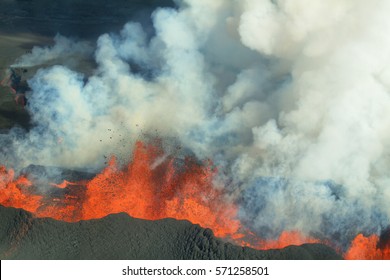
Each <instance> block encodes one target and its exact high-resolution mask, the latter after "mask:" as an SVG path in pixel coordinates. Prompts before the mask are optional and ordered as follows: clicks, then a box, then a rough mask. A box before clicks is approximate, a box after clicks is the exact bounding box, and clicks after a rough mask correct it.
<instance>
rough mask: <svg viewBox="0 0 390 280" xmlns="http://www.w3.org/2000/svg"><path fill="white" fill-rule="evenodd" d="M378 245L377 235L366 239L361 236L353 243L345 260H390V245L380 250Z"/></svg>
mask: <svg viewBox="0 0 390 280" xmlns="http://www.w3.org/2000/svg"><path fill="white" fill-rule="evenodd" d="M378 243H379V236H377V235H371V236H368V237H365V236H363V234H359V235H358V236H356V237H355V239H354V240H353V241H352V243H351V246H350V248H349V250H348V251H347V253H346V254H345V255H344V258H345V259H347V260H389V259H390V244H387V245H385V246H383V248H380V247H379V246H378Z"/></svg>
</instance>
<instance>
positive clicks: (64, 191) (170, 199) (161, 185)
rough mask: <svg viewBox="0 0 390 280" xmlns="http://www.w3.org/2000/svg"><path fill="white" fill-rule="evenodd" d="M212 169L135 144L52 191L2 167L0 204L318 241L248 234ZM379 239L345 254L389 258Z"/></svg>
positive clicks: (250, 241)
mask: <svg viewBox="0 0 390 280" xmlns="http://www.w3.org/2000/svg"><path fill="white" fill-rule="evenodd" d="M216 172H217V170H216V169H215V168H214V167H213V166H212V163H211V162H204V163H199V162H197V161H196V160H194V159H192V158H185V159H184V160H177V159H175V158H173V157H170V156H166V155H165V154H164V151H163V149H162V148H160V147H159V145H152V144H144V143H142V142H137V143H136V147H135V149H134V153H133V158H132V160H131V162H130V163H129V164H128V165H127V166H126V167H125V168H120V167H119V166H118V164H117V163H116V160H115V158H112V159H111V160H110V162H109V164H108V166H107V167H106V168H105V169H104V170H103V171H102V172H101V173H100V174H98V175H97V176H96V177H94V178H93V179H92V180H90V181H80V182H67V181H64V182H63V183H61V184H50V186H51V188H52V190H51V191H47V192H45V193H43V194H42V193H38V192H37V189H35V188H34V184H33V182H31V181H30V180H29V179H28V178H27V177H26V176H23V175H22V176H19V177H15V174H14V171H12V170H7V169H6V168H5V167H1V166H0V204H1V205H3V206H7V207H15V208H23V209H25V210H27V211H29V212H31V213H33V214H34V215H35V216H37V217H51V218H54V219H57V220H63V221H67V222H76V221H80V220H89V219H99V218H102V217H105V216H107V215H109V214H113V213H120V212H125V213H128V214H129V215H130V216H132V217H136V218H141V219H148V220H156V219H163V218H175V219H178V220H189V221H190V222H192V223H194V224H199V225H200V226H202V227H204V228H210V229H212V230H213V232H214V234H215V235H216V236H217V237H221V238H226V239H229V240H230V241H233V242H235V243H236V244H239V245H243V246H244V245H245V246H249V247H253V248H256V249H272V248H273V249H276V248H283V247H286V246H289V245H301V244H303V243H321V240H318V239H314V238H311V237H307V236H304V235H302V234H301V233H299V232H297V231H291V232H283V233H282V234H281V235H280V237H279V238H278V239H277V240H262V239H261V238H259V237H258V236H256V235H254V234H253V233H251V232H250V231H249V230H248V229H246V228H245V227H244V226H243V225H241V223H240V221H239V220H238V218H237V211H238V207H237V206H236V205H235V204H234V203H233V202H231V201H229V200H228V198H227V197H226V194H225V193H224V192H223V191H222V188H219V189H218V188H217V187H216V186H215V182H214V177H215V175H216ZM53 193H55V195H53ZM378 242H379V237H377V236H370V237H364V236H363V235H358V236H357V237H356V238H355V240H354V241H353V242H352V245H351V247H350V249H349V250H348V251H347V253H346V254H345V258H347V259H390V245H389V246H388V245H386V244H389V243H385V245H383V244H382V246H381V247H380V246H379V247H378ZM322 243H323V242H322Z"/></svg>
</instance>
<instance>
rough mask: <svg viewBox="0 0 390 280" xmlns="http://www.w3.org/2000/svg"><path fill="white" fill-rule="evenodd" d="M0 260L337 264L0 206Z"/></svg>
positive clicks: (157, 224)
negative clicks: (298, 261) (58, 218)
mask: <svg viewBox="0 0 390 280" xmlns="http://www.w3.org/2000/svg"><path fill="white" fill-rule="evenodd" d="M0 220H1V223H0V259H104V260H106V259H211V260H212V259H217V260H221V259H288V260H292V259H321V260H324V259H341V257H340V256H339V255H337V254H336V252H335V251H333V249H331V248H329V247H327V246H325V245H321V244H304V245H302V246H289V247H287V248H284V249H281V250H267V251H258V250H254V249H251V248H247V247H243V248H242V247H239V246H234V245H232V244H230V243H225V242H223V241H222V240H220V239H217V238H216V237H215V236H214V235H213V233H212V231H211V230H209V229H203V228H201V227H200V226H198V225H193V224H191V223H190V222H188V221H177V220H174V219H163V220H158V221H147V220H141V219H135V218H132V217H129V216H128V215H127V214H123V213H119V214H113V215H110V216H107V217H105V218H103V219H99V220H89V221H80V222H77V223H66V222H61V221H56V220H53V219H47V218H34V217H33V216H32V215H31V214H30V213H28V212H26V211H23V210H20V209H14V208H5V207H3V206H0Z"/></svg>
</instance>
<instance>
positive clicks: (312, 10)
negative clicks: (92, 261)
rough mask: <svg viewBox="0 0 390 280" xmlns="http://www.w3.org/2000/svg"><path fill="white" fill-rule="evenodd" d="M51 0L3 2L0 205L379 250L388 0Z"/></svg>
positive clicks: (383, 234) (376, 253)
mask: <svg viewBox="0 0 390 280" xmlns="http://www.w3.org/2000/svg"><path fill="white" fill-rule="evenodd" d="M51 2H52V1H51ZM51 2H49V1H16V0H15V1H13V0H7V1H2V2H1V4H0V8H3V11H2V12H0V15H1V20H0V23H1V26H2V27H1V28H0V40H1V42H2V46H0V51H1V54H0V56H1V68H2V71H3V72H2V76H1V79H2V87H1V96H0V124H1V127H0V131H1V134H0V143H1V145H0V204H1V205H3V206H5V207H14V208H22V209H24V210H25V211H28V212H30V213H32V218H31V219H38V220H39V219H46V218H53V219H55V220H57V221H62V222H64V223H65V225H64V227H66V224H67V223H70V225H69V226H71V224H72V223H80V221H81V223H83V222H84V221H90V220H93V221H95V220H97V219H102V218H103V219H105V221H106V222H107V218H105V217H107V216H110V215H111V214H118V213H127V214H128V215H129V216H131V217H133V218H139V219H145V220H153V221H156V220H161V219H165V218H173V219H176V220H187V221H189V222H191V223H193V224H198V225H200V227H203V228H209V229H211V230H212V231H213V234H214V235H215V237H216V238H219V239H218V240H223V241H224V242H230V243H233V244H234V245H237V246H246V247H250V248H254V249H258V250H265V249H280V248H284V247H287V246H289V245H301V244H305V243H320V244H323V245H326V246H328V247H331V248H333V250H335V252H337V253H338V254H339V255H340V256H342V257H344V258H346V259H389V258H390V242H389V238H390V235H389V227H390V206H389V205H390V204H389V201H390V187H389V185H388V184H389V182H390V176H389V175H388V174H387V173H388V170H389V168H390V157H389V156H390V146H389V144H388V143H390V142H389V138H390V129H389V128H390V114H389V112H390V95H389V89H390V88H389V87H390V68H389V67H388V65H389V62H390V61H389V60H390V40H389V38H388V32H387V31H388V30H389V28H390V18H389V17H388V14H387V11H388V10H389V9H390V2H389V1H386V0H374V1H368V0H357V1H356V0H355V1H352V0H337V1H336V0H328V1H321V0H313V1H307V0H274V1H271V0H245V1H234V0H232V1H224V0H213V1H208V0H176V1H174V2H170V1H157V0H156V1H111V3H107V2H106V1H94V2H93V4H92V1H78V0H69V1H65V0H64V1H58V2H55V3H57V4H53V3H51ZM87 2H88V3H89V2H91V3H89V4H88V3H87ZM100 2H101V3H100ZM10 11H11V12H10ZM99 18H100V21H99ZM49 22H51V23H52V24H48V23H49ZM3 42H4V43H3ZM16 71H20V73H19V72H16ZM17 78H20V80H21V81H19V82H18V83H16V82H15V79H17ZM23 81H25V83H26V84H25V90H21V83H22V82H23ZM13 99H15V101H16V104H15V102H14V100H13ZM69 172H70V174H71V175H70V176H67V175H69ZM75 174H76V175H75ZM64 180H65V181H64ZM4 209H5V208H1V211H5V210H4ZM26 215H29V214H26ZM110 217H112V216H110ZM121 217H122V216H121ZM117 219H118V218H117ZM114 220H115V218H114ZM39 221H41V220H39ZM95 222H96V221H95ZM127 222H128V221H126V223H127ZM91 223H92V222H91ZM116 223H118V222H117V220H116ZM160 223H161V222H160ZM50 226H52V224H51V225H50ZM48 227H49V226H48ZM27 235H28V234H27ZM23 236H24V235H23ZM213 238H214V237H213ZM0 242H3V241H0ZM218 242H220V241H218ZM221 242H222V241H221ZM11 243H12V242H11ZM22 243H23V242H22ZM3 244H5V241H4V243H3ZM4 246H5V245H4ZM4 246H3V247H4ZM225 246H226V245H225ZM229 246H231V245H229ZM328 247H325V246H324V247H323V248H327V249H326V250H328V249H329V248H328ZM1 248H2V246H1V245H0V256H1V258H12V253H9V252H13V251H12V250H11V251H10V250H5V249H4V251H3V254H2V252H1ZM15 250H16V251H15V252H17V251H18V250H17V249H15ZM26 250H27V249H26ZM324 250H325V249H324ZM329 250H330V249H329ZM4 252H8V253H7V254H8V255H7V254H5V253H4ZM22 252H23V250H22ZM25 252H27V251H25ZM191 254H192V253H191ZM191 254H190V255H191ZM232 254H233V255H232V256H231V257H230V258H233V259H234V258H239V257H237V255H235V254H236V253H232ZM253 254H255V253H253ZM297 254H298V255H299V252H298V253H297ZM76 255H77V254H76ZM76 255H74V254H73V255H69V256H68V257H70V258H72V257H74V256H76ZM88 256H89V255H88ZM138 256H144V255H142V254H141V255H138ZM153 256H155V255H153ZM191 256H192V257H193V256H194V255H193V254H192V255H191ZM199 256H200V255H199ZM202 256H203V255H202ZM281 256H282V257H281ZM317 256H318V255H317ZM327 256H328V257H329V258H333V257H335V255H332V254H331V253H330V254H329V255H327ZM331 256H332V257H331ZM30 257H31V256H30ZM274 257H275V258H300V257H291V256H290V255H288V256H287V255H283V254H282V255H278V256H276V255H275V256H274ZM328 257H324V255H321V257H320V258H328ZM15 258H23V254H22V253H17V254H16V255H15ZM27 258H28V257H27ZM33 258H37V256H34V257H33ZM54 258H55V256H54ZM83 258H88V257H85V256H84V257H83ZM91 258H92V257H91ZM101 258H104V256H103V257H101ZM107 258H109V257H107ZM134 258H137V255H135V257H134ZM141 258H142V257H141ZM151 258H153V257H151ZM172 258H180V257H179V256H178V255H174V256H172ZM183 258H185V257H183ZM202 258H203V257H202ZM224 258H229V257H226V256H225V257H224ZM240 258H247V257H240ZM253 258H255V257H253ZM256 258H264V256H263V257H256ZM267 258H272V256H267Z"/></svg>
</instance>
